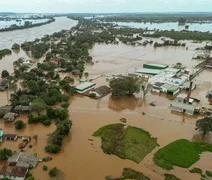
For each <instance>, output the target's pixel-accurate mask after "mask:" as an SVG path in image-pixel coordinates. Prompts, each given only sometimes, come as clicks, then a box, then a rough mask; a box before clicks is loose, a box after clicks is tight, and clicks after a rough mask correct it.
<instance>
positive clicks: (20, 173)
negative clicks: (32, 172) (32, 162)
mask: <svg viewBox="0 0 212 180" xmlns="http://www.w3.org/2000/svg"><path fill="white" fill-rule="evenodd" d="M27 172H28V168H25V167H17V166H3V167H2V169H1V170H0V175H2V176H10V177H12V176H13V177H25V176H26V174H27Z"/></svg>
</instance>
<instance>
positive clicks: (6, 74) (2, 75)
mask: <svg viewBox="0 0 212 180" xmlns="http://www.w3.org/2000/svg"><path fill="white" fill-rule="evenodd" d="M9 75H10V74H9V73H8V71H7V70H3V71H2V73H1V77H2V78H7V77H8V76H9Z"/></svg>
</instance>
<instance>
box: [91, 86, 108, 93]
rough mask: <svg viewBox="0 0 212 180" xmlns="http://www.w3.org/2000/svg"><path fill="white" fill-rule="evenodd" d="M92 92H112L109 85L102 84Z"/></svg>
mask: <svg viewBox="0 0 212 180" xmlns="http://www.w3.org/2000/svg"><path fill="white" fill-rule="evenodd" d="M92 92H96V93H98V94H100V95H101V94H104V93H105V92H110V88H109V87H108V86H100V87H98V88H96V89H94V90H93V91H92Z"/></svg>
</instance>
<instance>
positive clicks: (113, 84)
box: [110, 77, 142, 96]
mask: <svg viewBox="0 0 212 180" xmlns="http://www.w3.org/2000/svg"><path fill="white" fill-rule="evenodd" d="M141 83H142V82H141V81H140V80H139V78H135V77H120V78H118V79H114V80H112V81H110V88H111V92H112V95H113V96H132V95H133V94H134V93H139V92H140V90H141Z"/></svg>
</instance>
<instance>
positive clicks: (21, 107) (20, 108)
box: [13, 105, 31, 111]
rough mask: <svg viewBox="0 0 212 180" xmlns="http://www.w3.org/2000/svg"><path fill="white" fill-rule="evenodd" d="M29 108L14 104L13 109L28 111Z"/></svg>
mask: <svg viewBox="0 0 212 180" xmlns="http://www.w3.org/2000/svg"><path fill="white" fill-rule="evenodd" d="M30 109H31V107H30V106H21V105H20V106H16V107H15V108H14V109H13V110H14V111H29V110H30Z"/></svg>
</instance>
